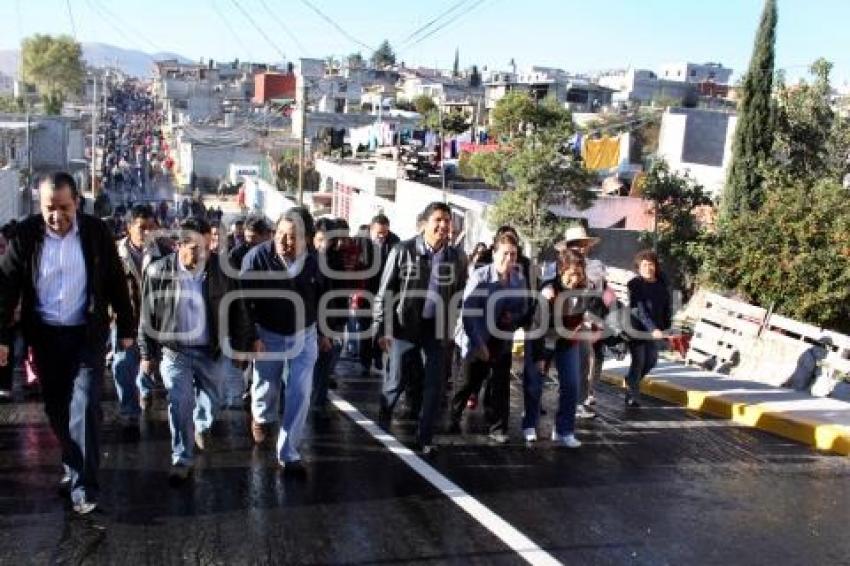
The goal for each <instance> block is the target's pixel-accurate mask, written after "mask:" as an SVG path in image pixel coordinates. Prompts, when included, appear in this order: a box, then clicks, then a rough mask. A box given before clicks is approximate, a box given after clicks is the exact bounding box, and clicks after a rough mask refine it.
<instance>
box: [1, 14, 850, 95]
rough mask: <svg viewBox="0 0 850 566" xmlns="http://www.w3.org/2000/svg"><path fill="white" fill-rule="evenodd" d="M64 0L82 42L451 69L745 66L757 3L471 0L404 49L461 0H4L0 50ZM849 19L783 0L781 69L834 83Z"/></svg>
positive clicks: (66, 24) (34, 28)
mask: <svg viewBox="0 0 850 566" xmlns="http://www.w3.org/2000/svg"><path fill="white" fill-rule="evenodd" d="M66 1H67V2H69V3H70V6H71V12H72V13H73V19H74V22H75V26H76V33H77V38H78V39H79V40H80V41H100V42H103V43H111V44H114V45H118V46H121V47H130V48H134V49H141V50H143V51H148V52H153V51H155V50H162V51H173V52H177V53H180V54H182V55H185V56H187V57H189V58H192V59H197V58H200V57H202V56H203V57H206V58H209V57H212V58H214V59H218V60H229V59H233V58H234V57H237V56H238V57H239V58H240V59H242V60H247V59H252V60H273V61H277V60H280V59H281V55H280V54H281V53H284V54H285V55H286V56H287V57H288V58H296V57H298V56H302V55H306V56H311V57H323V56H325V55H328V54H337V55H343V54H347V53H350V52H351V51H354V50H357V49H360V50H362V51H365V48H363V47H362V46H360V45H358V44H357V43H355V40H356V41H359V42H362V43H363V44H366V45H370V46H374V45H377V44H378V43H379V42H380V41H381V40H382V39H384V38H387V39H389V40H390V42H391V43H392V44H393V46H395V47H396V48H397V50H398V51H399V55H400V58H401V59H402V60H404V61H405V62H406V63H407V64H409V65H410V64H420V65H428V66H433V65H435V64H436V65H439V66H443V67H450V66H451V64H452V60H453V58H454V51H455V48H456V47H459V48H460V57H461V64H462V65H464V66H466V65H471V64H472V63H477V64H478V65H479V66H488V67H489V68H505V67H506V66H507V63H508V61H510V59H511V58H514V59H515V60H516V62H517V64H518V65H519V66H520V67H523V66H525V65H531V64H540V65H551V66H558V67H562V68H565V69H568V70H570V71H587V70H596V69H606V68H614V67H625V66H629V65H631V66H636V67H648V68H654V67H657V66H658V65H660V64H661V63H664V62H668V61H682V60H689V61H696V62H704V61H719V62H722V63H723V64H725V65H727V66H731V67H733V68H734V69H735V70H736V71H740V70H742V69H743V68H744V67H745V66H746V64H747V61H748V59H749V56H750V52H751V49H752V42H753V36H754V31H755V28H756V25H757V23H758V18H759V14H760V12H761V7H762V1H761V0H713V1H709V2H688V1H686V0H684V1H683V0H607V1H604V2H602V1H588V0H581V1H579V0H466V3H464V4H461V6H460V7H459V8H457V10H456V11H455V14H460V16H459V17H458V18H457V19H456V20H455V21H454V22H453V23H451V24H449V25H447V26H446V27H444V28H443V29H440V30H439V31H437V32H436V33H434V34H433V35H432V36H431V37H430V38H427V39H425V40H424V41H421V42H419V43H417V44H412V45H409V46H408V45H405V43H404V41H403V40H404V39H405V38H406V37H408V36H409V35H410V34H411V33H413V32H414V31H415V30H416V29H417V28H419V27H420V26H422V25H423V24H425V23H426V22H428V21H429V20H430V19H431V18H433V17H435V16H437V15H439V14H440V13H441V12H442V11H444V10H447V9H449V8H452V7H453V6H455V5H456V4H457V3H458V1H459V0H434V1H432V2H412V1H410V0H401V1H398V0H395V1H390V0H365V1H361V2H354V1H351V0H345V1H343V0H309V2H311V3H312V4H313V5H315V6H316V7H318V8H319V9H320V10H321V11H322V12H324V13H325V14H327V15H328V16H329V17H330V18H331V19H333V20H334V21H336V22H337V23H338V24H339V25H340V26H342V27H343V28H344V29H345V31H347V32H348V34H349V35H350V36H351V37H352V38H353V39H351V38H347V37H345V36H344V35H343V34H342V33H340V32H339V31H337V30H336V29H334V28H333V27H332V26H331V25H330V24H329V23H327V22H326V21H324V20H323V19H322V18H321V17H320V16H318V15H317V14H316V13H315V12H314V11H312V10H311V9H310V8H309V7H308V6H307V5H305V2H304V1H303V0H286V1H283V0H236V2H237V3H238V4H237V3H234V0H144V1H142V2H138V3H136V2H132V3H117V2H113V1H112V0H37V1H36V0H0V48H3V49H6V48H13V47H15V46H16V44H17V41H18V38H19V37H20V36H21V34H23V35H29V34H32V33H36V32H40V33H70V32H71V29H72V26H71V23H70V22H71V18H70V17H69V14H68V8H67V4H66ZM264 4H265V5H264ZM237 5H238V6H239V7H241V8H242V9H243V10H244V11H245V12H247V13H248V14H249V15H250V16H251V19H253V21H254V22H255V23H256V24H257V25H258V26H259V27H260V28H261V29H262V30H263V32H264V33H265V34H266V35H267V36H268V37H269V39H270V41H267V40H266V39H264V38H263V36H262V34H260V33H259V32H258V31H257V30H256V29H255V28H254V27H253V25H252V24H251V22H250V21H249V19H248V18H247V17H246V16H245V15H244V14H243V13H242V12H241V11H240V10H239V8H238V7H237ZM266 6H267V7H268V8H269V9H270V10H271V11H272V12H273V13H274V16H272V15H271V13H270V12H269V11H268V10H267V9H266ZM104 7H106V9H105V10H104ZM470 8H472V9H470ZM464 11H466V13H464ZM223 19H224V20H226V21H227V22H228V23H229V28H228V26H227V25H226V24H225V23H224V22H223ZM848 21H850V2H848V1H847V0H779V27H778V41H777V61H778V66H780V67H783V68H786V69H787V73H788V76H789V78H790V77H796V76H799V75H802V74H805V72H806V67H807V66H808V64H809V63H810V62H811V61H813V60H814V59H815V58H817V57H818V56H824V57H826V58H827V59H829V60H831V61H833V62H834V63H835V64H836V68H835V72H834V83H835V84H839V83H841V82H844V81H845V80H850V49H848V48H850V34H848V33H847V32H846V25H847V22H848ZM281 23H282V24H283V25H281ZM438 25H439V24H438ZM283 26H286V29H284V27H283ZM436 27H437V26H434V27H432V28H430V30H434V29H435V28H436ZM286 30H288V31H286ZM293 36H294V39H293Z"/></svg>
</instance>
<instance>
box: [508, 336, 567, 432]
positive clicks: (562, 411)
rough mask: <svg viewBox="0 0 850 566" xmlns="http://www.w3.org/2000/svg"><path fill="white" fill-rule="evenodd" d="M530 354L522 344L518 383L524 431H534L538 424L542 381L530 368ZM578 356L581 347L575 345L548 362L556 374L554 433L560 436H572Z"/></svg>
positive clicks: (527, 347) (560, 351)
mask: <svg viewBox="0 0 850 566" xmlns="http://www.w3.org/2000/svg"><path fill="white" fill-rule="evenodd" d="M530 351H531V348H530V344H526V354H525V363H524V371H523V379H522V391H523V402H524V405H525V413H524V415H523V417H522V428H524V429H526V428H537V425H538V423H539V422H540V402H541V399H542V397H543V379H544V377H545V376H544V375H543V374H542V373H541V372H540V371H539V370H538V369H537V366H536V365H535V364H534V361H533V360H532V358H531V354H530ZM581 353H582V348H581V345H580V344H577V343H575V344H570V345H569V346H567V347H566V348H563V349H558V350H555V352H554V356H553V358H552V361H553V362H554V364H555V369H556V370H557V372H558V412H557V413H555V431H556V432H557V433H558V434H560V435H565V434H572V433H573V432H574V431H575V423H576V405H577V404H578V393H579V382H580V378H581Z"/></svg>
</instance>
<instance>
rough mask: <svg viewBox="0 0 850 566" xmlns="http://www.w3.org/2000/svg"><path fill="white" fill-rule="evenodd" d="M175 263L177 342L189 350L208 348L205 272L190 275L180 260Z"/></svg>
mask: <svg viewBox="0 0 850 566" xmlns="http://www.w3.org/2000/svg"><path fill="white" fill-rule="evenodd" d="M176 261H177V272H178V277H179V278H180V290H179V292H178V293H177V328H176V330H177V334H178V336H177V341H178V342H180V344H181V345H183V346H187V347H191V348H197V347H201V346H208V345H209V343H210V335H209V328H208V326H207V304H206V301H205V300H204V278H205V277H206V272H205V271H204V270H201V271H199V272H197V273H192V272H190V271H189V270H188V269H186V268H185V267H184V266H183V264H182V263H180V258H177V259H176Z"/></svg>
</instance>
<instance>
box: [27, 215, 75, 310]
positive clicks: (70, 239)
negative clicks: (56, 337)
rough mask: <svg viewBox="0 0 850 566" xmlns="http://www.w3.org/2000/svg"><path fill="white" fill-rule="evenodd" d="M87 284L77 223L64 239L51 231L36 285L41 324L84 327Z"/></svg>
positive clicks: (46, 239) (46, 241)
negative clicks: (42, 322)
mask: <svg viewBox="0 0 850 566" xmlns="http://www.w3.org/2000/svg"><path fill="white" fill-rule="evenodd" d="M86 284H87V283H86V262H85V258H84V257H83V245H82V242H81V241H80V229H79V226H78V225H77V221H76V220H75V221H74V225H73V226H72V227H71V230H70V231H69V232H68V233H67V234H65V235H64V236H60V235H59V234H57V233H56V232H54V231H52V230H51V229H50V228H48V229H47V230H46V237H45V238H44V247H43V249H42V251H41V258H40V260H39V264H38V280H37V283H36V293H37V294H38V301H37V305H38V306H37V308H36V310H37V311H38V314H39V315H40V316H41V319H42V321H44V323H45V324H49V325H51V326H79V325H82V324H85V323H86V301H87V296H86Z"/></svg>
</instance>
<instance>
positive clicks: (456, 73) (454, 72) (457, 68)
mask: <svg viewBox="0 0 850 566" xmlns="http://www.w3.org/2000/svg"><path fill="white" fill-rule="evenodd" d="M452 76H453V77H455V78H457V77H459V76H460V50H459V49H458V48H457V47H455V64H454V67H452Z"/></svg>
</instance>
